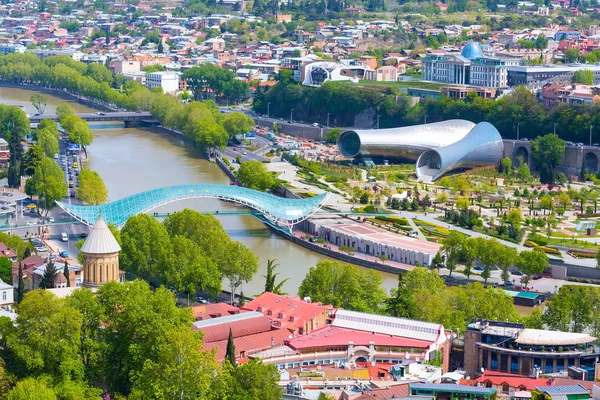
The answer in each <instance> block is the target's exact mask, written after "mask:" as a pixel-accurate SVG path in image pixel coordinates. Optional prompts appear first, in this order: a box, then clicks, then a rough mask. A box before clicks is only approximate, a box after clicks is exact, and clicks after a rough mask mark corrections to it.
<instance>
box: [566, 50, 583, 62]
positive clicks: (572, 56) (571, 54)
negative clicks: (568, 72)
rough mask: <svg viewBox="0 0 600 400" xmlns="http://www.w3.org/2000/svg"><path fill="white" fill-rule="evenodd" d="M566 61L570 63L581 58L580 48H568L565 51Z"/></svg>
mask: <svg viewBox="0 0 600 400" xmlns="http://www.w3.org/2000/svg"><path fill="white" fill-rule="evenodd" d="M564 55H565V61H566V62H567V63H568V64H571V63H574V62H575V61H577V59H578V58H579V50H578V49H566V50H565V51H564Z"/></svg>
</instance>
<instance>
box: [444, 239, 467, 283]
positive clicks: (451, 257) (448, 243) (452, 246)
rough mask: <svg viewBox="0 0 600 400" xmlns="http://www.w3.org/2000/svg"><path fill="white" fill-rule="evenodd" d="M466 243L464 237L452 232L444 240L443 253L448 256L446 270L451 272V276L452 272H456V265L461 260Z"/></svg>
mask: <svg viewBox="0 0 600 400" xmlns="http://www.w3.org/2000/svg"><path fill="white" fill-rule="evenodd" d="M464 241H465V237H464V235H463V234H461V233H459V232H456V231H452V232H450V234H449V235H448V237H447V238H446V239H445V240H444V246H443V247H442V251H443V252H444V253H445V254H446V268H448V269H449V270H450V275H452V271H454V269H455V268H456V263H458V261H459V259H460V255H461V253H462V247H463V244H464Z"/></svg>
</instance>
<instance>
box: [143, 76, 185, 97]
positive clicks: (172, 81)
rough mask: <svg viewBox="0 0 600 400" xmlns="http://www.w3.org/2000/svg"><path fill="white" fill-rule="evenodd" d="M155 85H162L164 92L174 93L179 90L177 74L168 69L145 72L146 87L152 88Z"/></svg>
mask: <svg viewBox="0 0 600 400" xmlns="http://www.w3.org/2000/svg"><path fill="white" fill-rule="evenodd" d="M155 87H162V89H163V92H164V93H176V92H177V91H178V90H179V75H177V74H176V73H173V72H168V71H160V72H152V73H150V74H147V75H146V88H148V89H149V90H152V88H155Z"/></svg>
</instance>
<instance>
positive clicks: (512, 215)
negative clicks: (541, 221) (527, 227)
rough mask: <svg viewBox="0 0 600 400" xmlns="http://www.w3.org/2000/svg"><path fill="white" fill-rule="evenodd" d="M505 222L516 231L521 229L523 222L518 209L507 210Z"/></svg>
mask: <svg viewBox="0 0 600 400" xmlns="http://www.w3.org/2000/svg"><path fill="white" fill-rule="evenodd" d="M506 222H508V223H509V224H511V225H512V226H513V227H514V228H515V229H516V230H517V231H518V230H519V228H520V227H521V223H522V222H523V216H522V215H521V210H520V209H518V208H513V209H512V210H509V211H508V213H507V214H506Z"/></svg>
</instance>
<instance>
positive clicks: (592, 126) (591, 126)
mask: <svg viewBox="0 0 600 400" xmlns="http://www.w3.org/2000/svg"><path fill="white" fill-rule="evenodd" d="M592 129H594V125H590V146H591V145H592Z"/></svg>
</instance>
